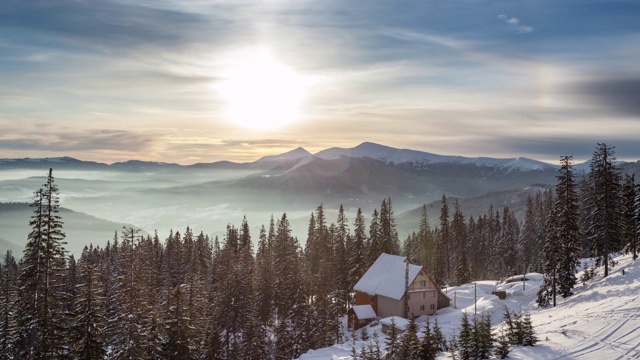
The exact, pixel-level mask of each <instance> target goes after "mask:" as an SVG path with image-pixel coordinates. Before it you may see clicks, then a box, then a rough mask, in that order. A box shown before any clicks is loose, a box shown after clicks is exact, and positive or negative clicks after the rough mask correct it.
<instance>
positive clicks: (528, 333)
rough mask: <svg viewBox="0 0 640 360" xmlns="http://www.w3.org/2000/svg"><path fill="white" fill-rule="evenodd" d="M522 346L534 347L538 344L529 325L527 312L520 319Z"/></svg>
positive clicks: (529, 317)
mask: <svg viewBox="0 0 640 360" xmlns="http://www.w3.org/2000/svg"><path fill="white" fill-rule="evenodd" d="M521 323H522V326H521V328H522V345H524V346H534V345H535V344H536V343H537V342H538V337H537V336H536V332H535V329H534V328H533V324H532V323H531V315H530V314H529V313H528V312H527V313H524V315H523V316H522V317H521Z"/></svg>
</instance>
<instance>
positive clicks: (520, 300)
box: [300, 255, 640, 360]
mask: <svg viewBox="0 0 640 360" xmlns="http://www.w3.org/2000/svg"><path fill="white" fill-rule="evenodd" d="M616 261H618V264H617V265H616V266H615V267H614V268H612V269H610V270H611V272H610V274H609V276H608V277H606V278H604V277H603V276H602V275H601V274H602V270H600V271H599V272H600V274H599V275H598V276H596V277H595V278H594V279H592V280H590V281H588V282H587V283H586V285H582V284H580V285H578V286H577V287H576V289H575V294H574V295H573V296H571V297H569V298H567V299H562V298H561V297H558V299H557V300H558V303H557V306H556V307H555V308H553V307H550V308H545V309H539V308H538V307H537V305H536V303H535V301H536V294H537V291H538V288H539V286H540V283H541V277H540V275H539V274H527V279H528V281H526V282H525V284H524V290H523V284H522V282H520V281H519V282H513V283H509V284H499V283H498V282H496V281H478V282H477V284H476V296H477V303H476V311H477V312H478V313H488V314H491V316H492V320H493V322H492V323H493V325H494V329H496V328H499V327H500V326H501V323H502V317H503V313H504V307H505V306H507V307H508V308H509V309H511V310H515V311H519V310H524V311H528V312H529V313H530V314H531V320H532V322H533V325H534V328H535V330H536V333H537V335H538V339H539V342H538V344H537V345H536V346H533V347H513V348H512V349H511V353H510V354H509V358H510V359H526V360H538V359H567V360H568V359H640V260H638V261H635V262H634V261H633V260H632V259H631V257H630V256H629V255H624V256H620V257H618V258H616ZM622 270H624V271H625V274H624V275H623V274H622ZM579 275H580V274H579ZM496 289H497V290H505V291H506V292H507V298H506V299H505V300H499V299H498V298H497V297H496V296H495V295H491V292H492V291H493V290H496ZM447 293H448V294H449V296H450V297H451V298H453V299H455V302H456V304H455V305H456V308H454V307H453V306H452V307H450V308H447V309H442V310H441V311H440V312H439V313H438V314H437V315H436V316H435V318H437V319H438V324H439V325H440V327H441V328H442V331H443V333H444V335H445V336H446V337H447V338H448V337H449V336H450V335H451V334H457V332H458V331H459V324H460V318H461V315H462V311H466V312H467V313H469V314H473V313H474V301H473V299H474V284H465V285H461V286H457V287H452V288H449V289H447ZM418 320H419V322H420V321H421V322H422V326H424V321H425V319H424V318H420V319H418ZM433 320H434V317H432V318H431V324H432V325H433ZM364 329H366V330H367V331H368V333H369V334H370V335H373V334H374V332H377V333H378V334H380V343H381V344H384V341H385V337H384V335H382V333H381V327H380V325H379V324H377V325H375V326H372V327H366V328H364ZM360 331H362V330H360ZM347 338H350V334H349V333H348V332H347ZM359 339H360V337H358V340H357V341H356V342H355V348H356V350H357V351H359V350H360V349H361V348H362V346H363V345H364V346H367V345H368V344H369V341H366V342H364V341H361V340H359ZM352 347H353V343H352V341H351V340H349V341H346V342H345V343H344V344H339V345H334V346H332V347H329V348H324V349H318V350H311V351H309V352H307V353H306V354H304V355H303V356H302V357H301V358H300V359H304V360H320V359H344V360H347V359H352V357H351V351H352ZM440 358H441V359H448V358H450V355H449V354H445V353H442V354H441V356H440Z"/></svg>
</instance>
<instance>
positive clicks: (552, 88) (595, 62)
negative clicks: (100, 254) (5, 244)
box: [0, 0, 640, 163]
mask: <svg viewBox="0 0 640 360" xmlns="http://www.w3.org/2000/svg"><path fill="white" fill-rule="evenodd" d="M496 14H498V15H496ZM0 32H1V33H2V34H3V37H2V39H0V78H1V79H2V82H0V128H2V130H3V131H2V134H0V149H1V150H2V152H3V157H24V156H47V155H51V156H54V155H55V156H61V155H69V156H75V157H79V158H85V159H88V160H98V159H99V160H101V161H106V162H110V161H116V160H123V159H133V158H135V159H142V160H160V161H168V162H181V163H194V162H211V161H216V160H234V161H251V160H255V159H257V158H259V157H261V156H263V155H267V154H274V153H278V152H284V151H287V150H290V149H292V148H295V147H298V146H303V147H305V148H307V149H309V150H310V151H318V150H321V149H323V148H327V147H332V146H341V147H350V146H354V145H356V144H358V143H360V142H363V141H374V142H380V143H384V144H387V145H390V146H397V147H403V148H415V149H418V150H424V151H430V152H434V153H443V154H457V155H466V156H500V157H511V156H528V157H533V158H538V159H551V160H554V159H557V157H558V156H560V155H564V154H567V150H570V149H569V148H567V146H566V144H571V146H574V147H575V149H576V153H574V155H576V156H577V157H578V152H580V153H581V154H582V153H584V150H581V149H591V148H592V147H593V146H594V145H595V142H597V141H608V142H610V143H612V144H613V145H617V144H618V153H619V155H620V157H622V156H623V155H624V156H625V157H626V158H629V159H634V158H638V156H637V155H635V156H634V153H635V151H636V150H637V149H636V147H635V146H633V144H634V139H637V137H638V136H639V135H640V128H638V126H637V125H635V123H637V121H631V120H635V119H637V116H638V114H639V113H640V107H639V106H638V104H640V101H638V96H639V95H638V94H639V93H640V85H638V76H637V74H638V67H637V61H636V59H637V58H638V56H640V53H639V52H638V50H637V49H640V4H638V3H635V2H619V3H616V4H615V5H610V4H609V3H608V2H605V1H591V2H586V3H584V4H581V6H580V10H579V11H576V8H575V7H574V6H571V5H569V4H562V3H557V2H552V1H542V2H536V3H527V4H526V5H523V4H522V3H520V2H513V1H499V2H495V1H488V0H487V1H474V2H460V3H450V2H447V3H442V2H438V1H421V2H414V3H408V4H406V6H397V4H395V3H393V2H357V3H354V2H346V3H345V2H342V1H337V0H329V1H322V2H311V1H308V2H306V1H305V2H303V1H300V2H280V1H275V2H261V3H255V2H248V1H247V2H245V1H198V2H186V3H185V2H181V1H172V0H166V1H136V2H127V1H120V0H110V1H100V2H68V1H28V2H24V1H4V2H0ZM258 48H259V49H268V50H269V51H270V52H271V53H273V54H274V56H275V57H276V58H277V59H278V61H280V62H282V63H283V64H286V65H287V66H289V67H291V68H292V69H294V70H295V71H296V73H297V75H298V76H299V77H300V79H303V81H304V83H305V86H306V90H305V101H304V103H303V104H302V108H301V115H300V118H299V119H298V120H297V121H295V122H294V123H292V124H290V125H288V126H286V127H281V128H275V129H270V130H256V129H247V128H241V127H239V126H237V125H236V124H235V123H234V122H233V121H232V119H230V118H229V116H228V114H227V112H226V111H225V107H226V106H227V104H226V103H225V99H224V97H223V96H221V94H220V93H219V91H218V90H217V89H218V88H219V87H218V84H220V82H222V81H224V80H225V77H226V76H228V75H227V74H228V72H229V71H228V69H229V68H230V67H231V66H233V64H234V63H237V62H238V61H240V60H241V57H239V56H241V55H238V54H246V53H247V52H250V51H251V49H258ZM276 85H277V84H274V86H276ZM605 120H606V124H607V125H606V126H602V125H600V124H602V123H603V122H604V121H605ZM609 139H610V140H611V141H610V140H609ZM627 147H628V149H627ZM638 154H640V152H638ZM587 156H588V154H587Z"/></svg>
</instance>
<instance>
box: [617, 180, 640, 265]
mask: <svg viewBox="0 0 640 360" xmlns="http://www.w3.org/2000/svg"><path fill="white" fill-rule="evenodd" d="M636 187H637V184H636V183H635V175H634V174H626V175H625V177H624V182H623V184H622V194H621V195H622V214H621V215H622V224H623V229H622V239H623V240H622V243H623V244H624V246H625V252H626V253H631V254H632V257H634V256H636V251H635V249H636V242H637V238H638V232H637V231H638V223H637V220H636V211H635V200H636V197H637V190H636ZM634 259H635V257H634Z"/></svg>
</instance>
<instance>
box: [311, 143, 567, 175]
mask: <svg viewBox="0 0 640 360" xmlns="http://www.w3.org/2000/svg"><path fill="white" fill-rule="evenodd" d="M314 156H316V157H319V158H322V159H326V160H332V159H337V158H339V157H340V156H347V157H352V158H372V159H376V160H381V161H386V162H393V163H396V164H401V163H431V164H437V163H456V164H473V165H477V166H493V167H500V168H513V169H519V170H542V169H545V168H550V167H551V168H553V167H555V166H553V165H551V164H547V163H544V162H541V161H537V160H533V159H528V158H524V157H518V158H508V159H498V158H489V157H477V158H469V157H463V156H450V155H437V154H432V153H428V152H424V151H418V150H410V149H397V148H393V147H390V146H385V145H380V144H376V143H372V142H364V143H362V144H360V145H358V146H356V147H354V148H338V147H334V148H330V149H326V150H323V151H320V152H318V153H316V154H315V155H314Z"/></svg>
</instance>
